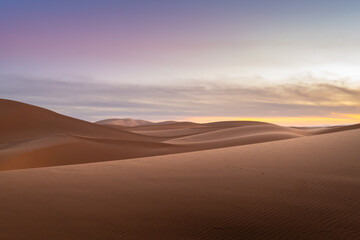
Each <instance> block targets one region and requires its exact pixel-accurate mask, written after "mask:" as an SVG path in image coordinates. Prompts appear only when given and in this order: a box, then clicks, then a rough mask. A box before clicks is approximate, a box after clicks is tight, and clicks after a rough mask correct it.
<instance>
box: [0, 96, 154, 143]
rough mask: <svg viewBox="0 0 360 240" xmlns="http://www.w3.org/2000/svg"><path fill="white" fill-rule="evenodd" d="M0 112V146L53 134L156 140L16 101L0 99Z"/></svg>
mask: <svg viewBox="0 0 360 240" xmlns="http://www.w3.org/2000/svg"><path fill="white" fill-rule="evenodd" d="M0 109H1V112H0V144H1V143H8V142H12V141H22V140H26V139H34V138H40V137H47V136H51V135H56V134H71V135H78V136H87V137H100V138H116V139H123V140H134V141H135V140H138V141H154V140H155V139H154V138H150V137H147V136H142V135H139V134H135V133H131V132H127V131H122V130H114V129H112V128H108V127H105V126H100V125H98V124H93V123H89V122H86V121H82V120H79V119H75V118H71V117H67V116H64V115H61V114H58V113H55V112H52V111H49V110H47V109H44V108H40V107H36V106H32V105H29V104H24V103H20V102H16V101H11V100H5V99H0Z"/></svg>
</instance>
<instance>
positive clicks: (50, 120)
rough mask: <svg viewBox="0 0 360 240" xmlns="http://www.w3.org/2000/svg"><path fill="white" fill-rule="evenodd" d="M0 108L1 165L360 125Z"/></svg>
mask: <svg viewBox="0 0 360 240" xmlns="http://www.w3.org/2000/svg"><path fill="white" fill-rule="evenodd" d="M0 109H1V112H0V170H10V169H21V168H35V167H48V166H58V165H68V164H80V163H89V162H101V161H109V160H120V159H129V158H135V157H145V156H155V155H164V154H172V153H180V152H191V151H198V150H207V149H215V148H223V147H231V146H238V145H247V144H257V143H261V142H269V141H278V140H285V139H290V138H298V137H304V136H308V135H314V134H324V133H331V132H335V131H345V130H351V129H356V128H358V125H354V126H347V127H339V128H329V129H320V130H316V131H306V130H301V129H295V128H287V127H281V126H278V125H275V124H270V123H263V122H249V121H238V122H216V123H208V124H198V123H191V122H176V123H173V122H170V123H169V122H168V123H166V122H165V123H161V124H158V125H148V126H138V127H123V128H122V129H114V128H109V127H106V126H101V125H99V124H94V123H89V122H85V121H82V120H78V119H74V118H70V117H66V116H64V115H60V114H58V113H55V112H52V111H49V110H46V109H43V108H39V107H35V106H32V105H28V104H23V103H19V102H15V101H10V100H0ZM326 131H327V132H326Z"/></svg>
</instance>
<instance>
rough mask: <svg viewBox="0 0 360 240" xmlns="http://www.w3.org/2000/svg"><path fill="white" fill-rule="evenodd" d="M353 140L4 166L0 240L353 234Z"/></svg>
mask: <svg viewBox="0 0 360 240" xmlns="http://www.w3.org/2000/svg"><path fill="white" fill-rule="evenodd" d="M359 139H360V130H359V129H358V130H356V129H355V130H349V131H343V132H337V133H330V134H321V135H317V136H308V137H300V138H295V139H289V140H283V141H275V142H268V143H259V144H253V145H247V146H238V147H231V148H222V149H217V150H207V151H200V152H191V153H181V154H174V155H167V156H156V157H147V158H137V159H131V160H122V161H111V162H102V163H94V164H78V165H71V166H61V167H50V168H38V169H26V170H15V171H5V172H1V173H0V174H1V175H0V176H1V181H0V189H2V193H3V194H0V209H1V211H0V215H1V218H0V226H1V229H2V231H0V239H7V240H12V239H54V240H56V239H136V240H139V239H166V240H168V239H354V240H355V239H360V218H359V216H360V208H359V206H358V203H359V201H360V192H359V191H358V189H359V186H360V177H359V169H360V162H359V156H360V148H359Z"/></svg>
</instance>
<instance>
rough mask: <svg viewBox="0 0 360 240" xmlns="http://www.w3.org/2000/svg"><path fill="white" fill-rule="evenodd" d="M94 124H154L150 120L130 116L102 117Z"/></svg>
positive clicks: (131, 125)
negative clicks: (120, 117) (121, 117)
mask: <svg viewBox="0 0 360 240" xmlns="http://www.w3.org/2000/svg"><path fill="white" fill-rule="evenodd" d="M95 123H96V124H100V125H105V126H107V125H115V126H125V127H136V126H142V125H150V124H154V123H153V122H150V121H145V120H141V119H132V118H123V119H119V118H111V119H104V120H101V121H97V122H95Z"/></svg>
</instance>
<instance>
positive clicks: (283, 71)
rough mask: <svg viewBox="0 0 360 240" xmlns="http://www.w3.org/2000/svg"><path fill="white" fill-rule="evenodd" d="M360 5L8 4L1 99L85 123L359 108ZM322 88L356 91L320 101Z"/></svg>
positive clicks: (225, 1)
mask: <svg viewBox="0 0 360 240" xmlns="http://www.w3.org/2000/svg"><path fill="white" fill-rule="evenodd" d="M359 11H360V2H359V1H355V0H347V1H346V0H345V1H331V0H326V1H325V0H318V1H309V0H304V1H280V0H273V1H271V0H266V1H265V0H262V1H256V0H252V1H250V0H248V1H235V0H234V1H230V0H222V1H220V0H219V1H213V0H207V1H194V0H193V1H188V0H185V1H161V0H153V1H136V0H135V1H115V0H114V1H109V0H103V1H100V0H98V1H91V0H89V1H80V0H72V1H70V0H62V1H51V0H42V1H37V0H31V1H30V0H3V1H1V2H0V88H1V89H0V93H1V96H0V97H2V98H11V99H15V100H21V101H25V102H29V103H34V104H38V105H40V106H44V107H50V108H52V109H53V110H56V111H60V112H63V113H66V114H70V115H72V116H76V117H80V118H83V119H88V120H98V119H99V118H103V117H135V118H146V119H150V120H165V119H169V118H173V119H191V118H194V117H207V118H211V117H214V118H216V117H224V118H227V117H229V118H231V117H236V118H242V117H281V116H282V117H299V118H301V117H304V116H313V117H324V118H328V117H331V116H334V113H335V114H359V105H360V104H359V101H360V100H359V97H356V94H357V93H358V91H359V85H360V80H359V79H360V70H359V69H358V66H359V64H360V57H359V56H360V45H359V44H358V43H359V42H360V31H358V23H359V22H360V14H358V13H359ZM39 82H42V84H43V86H44V87H43V86H41V85H40V84H39ZM59 82H60V84H59ZM319 84H325V85H329V86H330V85H331V86H333V87H338V88H337V89H338V90H339V89H343V90H344V89H347V90H348V91H345V92H344V91H343V92H338V93H336V94H335V95H336V97H334V96H329V95H327V99H326V100H324V99H322V98H325V97H326V94H324V93H323V91H324V88H322V87H319ZM60 85H61V86H63V88H60V89H59V86H60ZM72 85H76V86H80V85H81V86H82V87H81V88H78V90H77V92H74V91H69V89H71V86H72ZM215 85H216V87H215V88H214V87H213V86H215ZM126 86H131V87H130V89H129V88H127V87H126ZM229 86H230V87H229ZM289 86H291V88H292V89H293V88H294V87H297V91H295V90H294V91H291V92H290V93H289V94H287V96H285V95H286V94H284V92H285V91H283V92H281V90H280V92H281V93H274V91H273V89H277V88H278V89H287V88H289ZM304 86H305V87H304ZM93 87H96V88H97V89H96V94H95V93H94V92H93V93H92V95H91V94H90V95H91V96H89V97H88V98H87V97H86V94H85V93H84V92H83V91H82V90H83V89H87V90H89V91H90V90H93V89H92V88H93ZM68 88H69V89H68ZM193 88H194V89H196V91H191V89H193ZM75 89H77V88H75ZM110 89H117V91H118V94H117V93H116V92H112V93H111V95H108V92H109V90H110ZM123 89H127V92H126V94H127V95H126V96H127V99H124V98H123V97H121V96H119V95H120V94H123V92H124V91H123ZM137 89H140V91H137ZM146 89H147V91H155V92H156V89H158V90H159V89H161V94H159V95H154V96H151V97H150V96H147V97H146V98H145V99H144V97H143V96H144V92H146ZM209 89H211V90H209ZM214 89H215V90H214ZM224 89H225V90H224ZM229 89H232V90H231V93H229V92H227V91H229ZM233 89H238V90H239V89H240V90H242V91H243V92H240V93H234V91H233ZM254 89H257V91H255V92H254V91H253V90H254ZM306 89H308V90H306ZM309 89H310V90H309ZM332 89H333V88H332ZM51 91H55V92H56V93H58V94H59V95H63V96H65V97H66V100H68V101H69V102H71V103H73V104H74V106H71V107H70V106H69V104H67V103H65V102H64V101H61V99H58V100H56V101H55V100H54V97H53V95H51V94H48V92H51ZM221 91H225V92H227V95H226V100H223V98H224V96H219V94H220V92H221ZM266 91H270V92H266ZM299 91H307V92H305V93H303V92H301V93H299ZM316 91H319V92H316ZM339 91H340V90H339ZM69 92H71V94H68V93H69ZM164 92H172V94H171V95H166V94H165V95H164V94H162V93H164ZM265 92H266V93H267V94H268V95H271V94H272V96H268V98H266V99H264V98H263V95H264V94H265ZM309 92H310V93H311V94H310V95H309ZM340 93H341V94H340ZM191 94H193V95H191ZM195 94H197V95H200V96H201V97H199V96H196V95H195ZM239 94H242V95H241V96H243V97H241V96H239ZM354 94H355V95H354ZM145 95H146V94H145ZM184 95H186V96H185V98H184ZM220 95H221V94H220ZM249 95H251V97H249ZM298 95H304V96H306V98H307V100H305V99H302V100H299V96H298ZM317 95H320V96H321V97H320V98H321V100H319V99H318V97H317ZM323 95H324V96H323ZM78 96H81V97H78ZM59 97H60V96H59ZM219 97H220V98H219ZM79 98H81V100H79ZM285 98H286V99H287V101H286V102H284V99H285ZM187 99H188V101H187ZM249 99H251V101H250V100H249ZM197 101H198V102H197ZM249 101H250V103H249ZM55 102H56V103H55ZM127 102H131V104H130V103H128V104H129V105H127V106H125V105H124V104H126V103H127ZM232 102H233V103H234V104H232ZM134 104H135V105H136V106H140V105H141V106H142V107H141V108H139V107H135V105H134ZM103 105H104V106H107V107H104V106H103ZM101 106H102V107H101ZM160 106H161V107H160ZM237 106H242V107H237ZM125 109H126V110H125ZM174 109H176V111H174ZM210 109H213V111H212V112H211V111H210ZM324 121H325V120H324ZM354 121H358V120H354ZM324 124H326V122H324Z"/></svg>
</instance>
